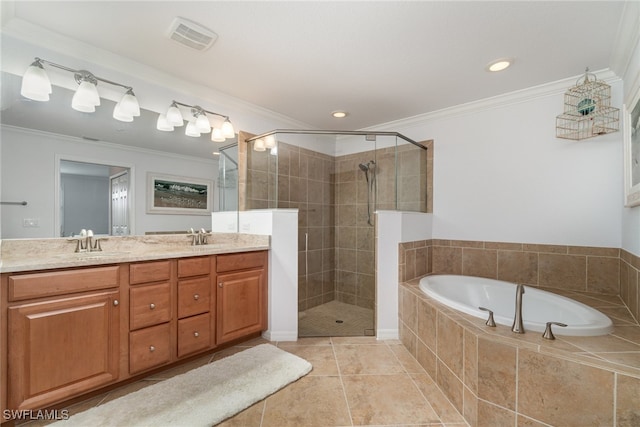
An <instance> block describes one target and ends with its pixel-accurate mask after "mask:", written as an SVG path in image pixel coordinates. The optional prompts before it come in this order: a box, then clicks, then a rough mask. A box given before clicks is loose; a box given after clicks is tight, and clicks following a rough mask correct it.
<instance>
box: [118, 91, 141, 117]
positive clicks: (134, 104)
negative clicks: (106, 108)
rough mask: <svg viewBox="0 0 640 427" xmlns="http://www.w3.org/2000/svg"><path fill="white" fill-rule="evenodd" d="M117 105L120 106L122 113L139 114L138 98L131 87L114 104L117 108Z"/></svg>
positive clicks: (136, 115)
mask: <svg viewBox="0 0 640 427" xmlns="http://www.w3.org/2000/svg"><path fill="white" fill-rule="evenodd" d="M118 106H120V107H119V109H120V111H122V113H123V114H126V115H128V116H132V117H139V116H140V104H139V103H138V98H136V96H135V95H134V94H133V91H132V90H131V89H129V90H128V91H127V93H125V94H124V96H123V97H122V99H121V100H120V102H118V104H117V105H116V108H118Z"/></svg>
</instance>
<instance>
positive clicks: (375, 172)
mask: <svg viewBox="0 0 640 427" xmlns="http://www.w3.org/2000/svg"><path fill="white" fill-rule="evenodd" d="M429 144H430V141H427V142H425V143H416V142H414V141H412V140H410V139H408V138H406V137H404V136H402V135H401V134H398V133H395V132H380V133H360V132H332V131H329V132H328V131H288V130H287V131H274V132H271V133H269V134H265V135H263V136H259V137H253V138H249V139H248V140H247V142H246V146H245V147H243V148H244V149H245V150H246V157H245V159H246V177H245V180H246V181H245V182H244V185H242V184H241V188H243V189H244V191H241V194H240V210H249V209H274V208H295V209H298V311H299V323H298V330H299V332H298V334H299V336H366V335H374V334H375V306H376V293H375V289H376V284H375V271H376V268H375V235H376V231H375V226H376V223H375V221H376V217H375V212H376V211H378V210H402V211H416V212H428V211H429V210H430V203H431V201H430V196H429V194H428V193H429V192H428V191H427V189H428V180H429V179H428V177H429V174H428V169H429V168H428V160H429V157H428V155H429V150H428V149H427V147H428V145H429ZM241 167H242V164H241ZM241 180H242V178H241Z"/></svg>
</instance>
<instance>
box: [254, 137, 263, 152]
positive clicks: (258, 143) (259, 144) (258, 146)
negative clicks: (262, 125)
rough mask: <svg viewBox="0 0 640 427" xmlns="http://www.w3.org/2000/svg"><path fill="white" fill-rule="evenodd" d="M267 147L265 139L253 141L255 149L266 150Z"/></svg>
mask: <svg viewBox="0 0 640 427" xmlns="http://www.w3.org/2000/svg"><path fill="white" fill-rule="evenodd" d="M265 149H266V148H265V146H264V141H263V140H262V139H256V140H255V142H254V143H253V150H254V151H264V150H265Z"/></svg>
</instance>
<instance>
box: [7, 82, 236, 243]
mask: <svg viewBox="0 0 640 427" xmlns="http://www.w3.org/2000/svg"><path fill="white" fill-rule="evenodd" d="M0 78H1V82H2V99H1V108H2V114H1V115H0V120H1V127H0V162H1V164H0V186H1V192H0V199H1V200H0V201H2V202H3V203H2V205H0V225H1V227H0V238H2V239H11V238H41V237H60V236H69V235H71V234H73V233H78V232H79V231H80V230H81V229H83V228H84V229H90V228H91V229H93V230H94V232H95V233H96V234H98V233H99V234H110V235H126V234H138V235H140V234H155V233H164V232H181V231H186V230H188V229H190V228H194V229H200V228H204V229H207V230H209V229H211V228H212V221H211V216H210V215H202V214H200V215H190V214H165V213H149V212H148V209H147V206H146V203H147V197H146V194H147V192H148V191H150V189H148V188H147V179H146V176H147V175H148V174H150V173H154V174H162V175H178V176H183V177H188V178H194V179H196V180H209V181H211V182H213V186H212V193H213V194H211V195H210V197H212V199H213V200H212V204H211V206H212V207H213V209H212V210H213V211H220V210H226V211H235V212H236V213H237V184H238V183H237V181H238V180H237V164H235V163H236V162H237V154H236V153H237V138H236V139H227V140H226V141H225V142H223V143H215V142H212V141H211V140H210V135H208V134H203V135H202V136H200V137H197V138H194V137H189V136H186V135H185V134H184V129H183V128H176V130H175V131H173V132H162V131H159V130H157V129H156V120H157V117H158V114H157V113H155V112H153V111H148V110H144V109H143V110H142V111H141V115H140V117H136V118H135V120H134V121H133V122H129V123H124V122H120V121H117V120H114V119H113V118H112V112H113V107H114V105H115V103H114V102H112V101H109V100H107V99H102V100H101V101H102V104H101V106H99V107H97V108H96V111H95V113H80V112H78V111H75V110H73V109H72V108H71V98H72V97H73V92H72V91H70V90H67V89H64V88H61V87H54V89H53V90H54V92H53V93H52V95H51V99H50V101H48V102H37V101H31V100H28V99H26V98H24V97H22V96H21V95H20V85H21V76H17V75H13V74H10V73H6V72H2V73H1V75H0ZM212 120H213V119H212ZM221 149H223V150H222V151H221ZM221 153H222V154H221ZM234 168H235V169H236V170H235V171H234ZM234 174H235V175H234ZM105 186H106V187H105ZM105 188H106V190H105ZM114 192H119V197H120V199H119V201H118V200H115V201H114V199H113V197H115V196H113V193H114ZM98 194H100V195H101V196H100V197H98V196H97V195H98ZM102 194H104V197H103V196H102ZM16 201H18V202H22V201H25V202H27V204H26V205H22V204H14V202H16ZM94 220H95V221H98V222H96V223H95V224H94V223H93V222H92V221H94ZM226 230H228V231H237V227H236V229H235V230H231V229H230V228H227V229H226Z"/></svg>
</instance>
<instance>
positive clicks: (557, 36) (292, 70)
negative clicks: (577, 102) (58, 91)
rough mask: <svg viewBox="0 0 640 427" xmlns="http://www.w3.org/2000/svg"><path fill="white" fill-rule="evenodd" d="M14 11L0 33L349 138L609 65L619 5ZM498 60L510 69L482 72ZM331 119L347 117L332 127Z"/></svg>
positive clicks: (38, 5)
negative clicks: (206, 41) (155, 75)
mask: <svg viewBox="0 0 640 427" xmlns="http://www.w3.org/2000/svg"><path fill="white" fill-rule="evenodd" d="M13 9H14V10H13V16H4V17H3V25H4V26H7V25H10V26H14V27H18V26H20V25H24V23H28V24H33V25H35V26H36V27H32V26H29V29H30V31H34V28H36V29H37V28H38V27H41V28H43V29H45V30H48V31H53V32H56V33H60V34H62V35H64V36H67V37H70V38H72V39H76V40H79V41H82V42H85V43H88V44H91V45H94V46H97V47H100V48H102V49H105V50H107V51H111V52H113V53H116V54H118V55H121V56H123V57H126V58H129V59H132V60H135V61H137V62H139V63H142V64H145V65H148V66H151V67H153V68H156V69H158V70H160V71H162V72H164V73H167V74H169V75H173V76H177V77H180V78H182V79H184V80H186V81H189V82H192V83H196V84H199V85H202V86H205V87H208V88H212V89H214V90H216V91H219V92H223V93H225V94H228V95H231V96H233V97H236V98H239V99H242V100H244V101H247V102H249V103H252V104H255V105H258V106H261V107H263V108H266V109H269V110H272V111H275V112H277V113H280V114H284V115H286V116H289V117H291V118H293V119H295V120H298V121H300V122H303V123H306V124H309V125H310V126H312V127H316V128H320V129H341V130H343V129H351V130H356V129H362V128H367V127H370V126H375V125H378V124H382V123H387V122H390V121H394V120H398V119H402V118H407V117H412V116H416V115H420V114H424V113H428V112H431V111H435V110H439V109H443V108H446V107H451V106H454V105H459V104H463V103H466V102H470V101H474V100H479V99H483V98H487V97H492V96H496V95H500V94H503V93H507V92H512V91H515V90H519V89H524V88H528V87H531V86H535V85H539V84H543V83H547V82H551V81H556V80H561V79H565V78H567V77H571V76H576V75H579V74H580V73H582V72H583V71H584V69H585V67H587V66H588V67H590V69H591V70H602V69H606V68H609V67H610V62H611V55H612V51H613V48H614V45H615V42H616V37H617V36H618V35H617V32H618V28H619V23H620V20H621V17H622V13H623V9H624V2H620V1H603V2H598V1H569V2H562V1H546V2H540V1H513V2H506V1H498V2H485V1H469V2H458V1H412V2H408V1H393V2H381V1H375V2H374V1H358V2H328V1H319V2H318V1H298V2H274V1H259V2H240V1H233V2H232V1H229V2H219V1H199V2H190V1H115V2H104V1H70V2H60V1H45V2H35V1H16V2H14V8H13ZM176 16H182V17H185V18H188V19H190V20H193V21H196V22H198V23H200V24H201V25H203V26H205V27H207V28H210V29H211V30H213V31H215V32H216V33H217V34H218V40H217V41H216V43H215V44H214V45H213V46H212V47H211V48H210V49H208V50H207V51H205V52H197V51H194V50H190V49H187V48H185V47H184V46H182V45H179V44H177V43H175V42H173V41H171V40H169V39H168V38H166V35H165V34H166V32H167V30H168V28H169V25H170V24H171V22H172V21H173V19H174V18H175V17H176ZM501 57H511V58H514V60H515V63H514V65H513V66H512V67H511V68H509V69H507V70H506V71H503V72H499V73H488V72H486V71H485V66H486V65H487V64H488V63H489V62H491V61H492V60H494V59H497V58H501ZM25 66H26V65H25ZM137 95H138V97H139V98H141V97H143V96H144V94H143V93H137ZM333 110H347V111H349V113H350V114H349V116H348V117H347V118H346V119H343V120H337V119H334V118H332V117H331V116H330V112H331V111H333ZM265 131H267V129H265Z"/></svg>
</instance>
